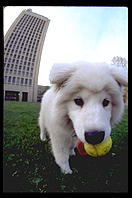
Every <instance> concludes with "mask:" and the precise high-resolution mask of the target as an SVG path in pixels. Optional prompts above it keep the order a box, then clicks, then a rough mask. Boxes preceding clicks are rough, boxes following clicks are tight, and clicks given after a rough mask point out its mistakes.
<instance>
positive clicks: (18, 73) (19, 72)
mask: <svg viewBox="0 0 132 198" xmlns="http://www.w3.org/2000/svg"><path fill="white" fill-rule="evenodd" d="M5 73H6V74H15V75H18V76H26V77H30V78H32V75H33V73H32V72H27V71H21V70H18V71H17V70H16V69H15V70H12V69H10V70H9V69H6V70H5Z"/></svg>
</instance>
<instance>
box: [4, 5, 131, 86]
mask: <svg viewBox="0 0 132 198" xmlns="http://www.w3.org/2000/svg"><path fill="white" fill-rule="evenodd" d="M28 8H31V9H32V11H33V12H35V13H37V14H40V15H43V16H45V17H47V18H49V19H50V24H49V28H48V31H47V35H46V38H45V42H44V47H43V51H42V56H41V63H40V70H39V77H38V84H39V85H49V84H50V83H49V80H48V76H49V72H50V69H51V67H52V65H53V64H54V63H56V62H76V61H80V60H83V61H92V62H108V63H109V62H110V61H111V59H112V58H113V57H114V56H122V57H123V58H126V59H128V9H127V8H126V7H63V6H60V7H56V6H53V7H52V6H51V7H49V6H28V7H27V6H7V7H6V8H5V9H4V34H5V33H6V32H7V30H8V29H9V27H10V26H11V24H12V23H13V22H14V20H15V19H16V18H17V16H18V15H19V14H20V13H21V12H22V11H23V10H24V9H28Z"/></svg>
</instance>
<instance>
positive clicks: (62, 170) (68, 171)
mask: <svg viewBox="0 0 132 198" xmlns="http://www.w3.org/2000/svg"><path fill="white" fill-rule="evenodd" d="M61 172H62V173H63V174H72V170H71V169H65V170H64V169H62V168H61Z"/></svg>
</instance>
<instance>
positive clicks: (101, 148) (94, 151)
mask: <svg viewBox="0 0 132 198" xmlns="http://www.w3.org/2000/svg"><path fill="white" fill-rule="evenodd" d="M111 147H112V139H111V137H110V136H109V137H108V138H107V140H106V141H104V142H102V143H100V144H95V145H92V144H86V143H84V148H85V151H86V152H87V153H88V154H89V155H91V156H93V157H97V156H103V155H105V154H107V153H108V152H109V151H110V149H111Z"/></svg>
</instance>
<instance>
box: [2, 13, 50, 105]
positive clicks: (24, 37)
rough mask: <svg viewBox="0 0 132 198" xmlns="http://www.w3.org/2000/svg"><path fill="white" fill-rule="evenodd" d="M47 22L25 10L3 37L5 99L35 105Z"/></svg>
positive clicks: (43, 18)
mask: <svg viewBox="0 0 132 198" xmlns="http://www.w3.org/2000/svg"><path fill="white" fill-rule="evenodd" d="M49 22H50V20H49V19H48V18H46V17H44V16H41V15H39V14H36V13H33V12H32V10H31V9H28V10H24V11H22V12H21V14H20V15H19V16H18V17H17V19H16V20H15V21H14V23H13V24H12V25H11V27H10V28H9V30H8V32H7V33H6V35H5V38H4V99H5V100H16V101H30V102H37V89H38V73H39V66H40V59H41V53H42V48H43V44H44V40H45V37H46V32H47V29H48V25H49Z"/></svg>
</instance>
